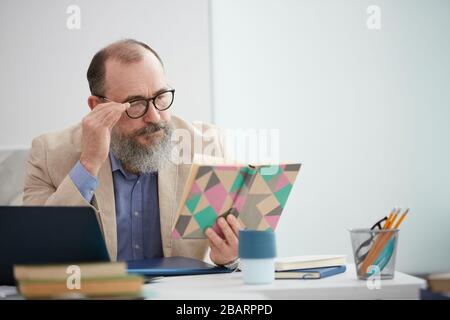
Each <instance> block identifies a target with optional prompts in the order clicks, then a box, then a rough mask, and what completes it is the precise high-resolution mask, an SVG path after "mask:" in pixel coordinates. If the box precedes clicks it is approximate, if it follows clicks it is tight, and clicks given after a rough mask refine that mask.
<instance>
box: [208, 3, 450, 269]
mask: <svg viewBox="0 0 450 320" xmlns="http://www.w3.org/2000/svg"><path fill="white" fill-rule="evenodd" d="M372 4H376V5H378V6H379V7H380V8H381V30H378V31H374V30H368V29H367V27H366V19H367V17H368V15H367V13H366V9H367V7H368V6H369V5H372ZM211 12H212V60H213V84H214V86H213V92H214V116H215V121H216V122H217V123H218V124H220V125H222V126H224V127H227V128H247V127H253V128H279V129H280V134H281V139H282V142H281V145H280V147H281V158H282V159H290V160H297V161H301V162H302V163H303V164H304V166H303V168H302V172H301V174H300V176H299V181H298V182H297V184H296V186H295V188H294V189H293V193H292V195H291V198H290V199H289V201H288V204H287V207H286V210H285V213H283V215H284V216H283V217H282V219H281V221H280V225H279V229H278V231H277V235H278V248H279V254H280V255H294V254H314V253H341V252H344V253H346V254H348V256H349V257H350V259H351V258H352V256H351V247H350V238H349V234H348V231H347V229H348V228H351V227H369V226H370V225H371V224H372V223H374V222H375V221H376V220H377V219H379V218H381V216H383V215H385V214H387V213H388V211H389V210H390V208H391V207H392V206H393V205H401V206H409V207H410V208H411V209H412V212H411V216H409V218H407V220H406V221H405V222H404V224H403V225H402V228H401V232H400V244H399V252H398V257H397V258H398V260H397V263H398V264H397V266H398V268H399V269H400V270H402V271H406V272H430V271H437V270H449V269H450V232H449V229H450V228H449V227H450V165H449V164H450V125H449V122H450V62H449V57H450V41H449V39H450V38H449V32H450V2H449V1H446V0H433V1H420V0H416V1H411V0H408V1H406V0H402V1H399V0H395V1H393V0H389V1H387V0H377V1H365V0H352V1H334V0H326V1H324V0H321V1H317V0H314V1H297V0H273V1H262V0H212V7H211Z"/></svg>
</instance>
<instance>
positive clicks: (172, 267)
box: [0, 206, 231, 285]
mask: <svg viewBox="0 0 450 320" xmlns="http://www.w3.org/2000/svg"><path fill="white" fill-rule="evenodd" d="M105 261H110V258H109V254H108V251H107V249H106V244H105V241H104V239H103V235H102V232H101V230H100V227H99V224H98V222H97V217H96V215H95V211H94V209H92V208H91V207H5V206H0V285H15V280H14V275H13V266H14V265H15V264H64V263H70V264H72V263H77V262H78V263H83V262H105ZM127 267H128V268H127V269H128V272H129V273H134V274H140V275H143V276H146V277H147V278H149V279H150V278H151V277H156V276H175V275H177V276H179V275H194V274H211V273H228V272H231V270H229V269H226V268H221V267H217V266H213V265H211V264H208V263H206V262H203V261H199V260H194V259H190V258H185V257H167V258H153V259H145V260H137V261H129V262H128V265H127Z"/></svg>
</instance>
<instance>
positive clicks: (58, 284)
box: [14, 262, 144, 299]
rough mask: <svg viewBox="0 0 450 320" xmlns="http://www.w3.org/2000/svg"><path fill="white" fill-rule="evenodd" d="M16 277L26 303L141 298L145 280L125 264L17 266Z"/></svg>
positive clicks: (15, 269)
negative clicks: (35, 301) (41, 300)
mask: <svg viewBox="0 0 450 320" xmlns="http://www.w3.org/2000/svg"><path fill="white" fill-rule="evenodd" d="M14 277H15V279H16V282H17V288H18V290H19V292H20V294H21V295H22V296H23V297H25V298H27V299H73V298H76V299H83V298H106V299H108V298H127V299H128V298H130V299H133V298H140V297H141V288H142V284H143V283H144V278H143V277H141V276H136V275H129V274H128V273H127V265H126V264H125V263H124V262H105V263H84V264H72V265H26V266H25V265H16V266H14Z"/></svg>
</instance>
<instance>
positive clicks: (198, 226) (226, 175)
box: [172, 163, 301, 239]
mask: <svg viewBox="0 0 450 320" xmlns="http://www.w3.org/2000/svg"><path fill="white" fill-rule="evenodd" d="M300 166H301V164H299V163H293V164H278V165H255V166H252V165H235V164H233V165H228V164H193V165H192V167H191V171H190V174H189V177H188V179H187V182H186V185H185V189H184V193H183V196H182V198H181V202H180V205H179V207H178V211H177V219H176V221H175V224H174V227H173V230H172V236H173V238H175V239H179V238H183V239H204V238H206V236H205V235H204V231H205V230H206V229H207V228H209V227H212V228H213V229H214V230H215V231H216V232H217V233H218V234H219V235H221V234H222V232H221V231H220V230H221V229H220V227H219V226H218V225H217V223H216V220H217V218H218V217H221V216H224V217H225V216H227V215H228V214H233V215H234V216H235V217H237V218H238V220H239V221H240V222H241V225H243V226H244V227H245V228H247V229H252V230H275V228H276V226H277V224H278V220H279V219H280V215H281V213H282V211H283V209H284V207H285V205H286V201H287V199H288V197H289V194H290V192H291V190H292V187H293V185H294V182H295V179H296V177H297V174H298V172H299V170H300Z"/></svg>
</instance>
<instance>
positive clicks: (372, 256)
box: [360, 208, 409, 274]
mask: <svg viewBox="0 0 450 320" xmlns="http://www.w3.org/2000/svg"><path fill="white" fill-rule="evenodd" d="M408 212H409V208H407V209H406V210H405V212H403V214H402V216H401V217H400V219H399V220H398V221H397V223H396V224H395V226H394V228H393V230H395V229H397V228H398V227H399V226H400V224H401V223H402V222H403V220H404V219H405V217H406V215H407V213H408ZM397 215H398V213H397ZM397 215H396V216H397ZM394 220H395V219H394ZM394 220H392V222H391V223H390V224H391V225H392V223H393V221H394ZM388 229H391V228H390V227H388ZM392 235H393V232H388V233H385V234H382V235H381V237H379V238H378V239H377V241H376V242H375V244H374V245H373V247H372V249H371V250H370V252H369V254H368V255H367V257H366V259H364V262H363V264H362V266H361V268H360V273H362V274H366V272H365V271H364V270H367V267H368V266H370V265H371V264H372V263H373V262H374V261H375V260H376V258H377V257H378V256H379V255H380V253H381V251H382V250H383V249H384V247H385V246H386V244H387V243H388V241H389V240H390V239H391V237H392Z"/></svg>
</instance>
